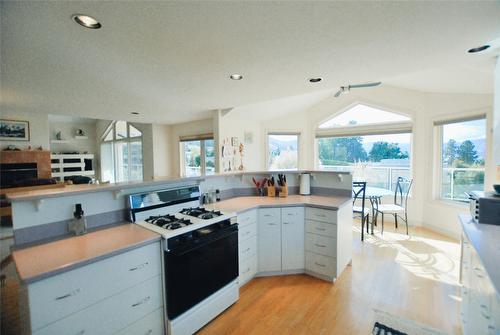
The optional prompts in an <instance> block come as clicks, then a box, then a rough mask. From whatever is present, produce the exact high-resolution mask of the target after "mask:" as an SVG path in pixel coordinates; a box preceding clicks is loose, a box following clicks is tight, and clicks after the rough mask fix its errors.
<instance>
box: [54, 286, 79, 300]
mask: <svg viewBox="0 0 500 335" xmlns="http://www.w3.org/2000/svg"><path fill="white" fill-rule="evenodd" d="M81 290H82V289H81V288H77V289H76V290H74V291H71V292H69V293H68V294H65V295H62V296H60V297H57V298H56V299H55V300H63V299H66V298H69V297H72V296H74V295H77V294H78V293H80V291H81Z"/></svg>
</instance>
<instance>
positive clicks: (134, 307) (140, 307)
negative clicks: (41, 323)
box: [34, 276, 163, 335]
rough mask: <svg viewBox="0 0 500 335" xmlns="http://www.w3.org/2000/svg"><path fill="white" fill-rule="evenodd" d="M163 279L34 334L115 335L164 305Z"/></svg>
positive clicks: (138, 286)
mask: <svg viewBox="0 0 500 335" xmlns="http://www.w3.org/2000/svg"><path fill="white" fill-rule="evenodd" d="M161 285H162V280H161V276H156V277H154V278H151V279H148V280H146V281H145V282H142V283H140V284H138V285H136V286H134V287H131V288H130V289H128V290H125V291H123V292H122V293H119V294H117V295H115V296H112V297H110V298H107V299H104V300H103V301H100V302H98V303H97V304H94V305H92V306H90V307H88V308H86V309H84V310H82V311H80V312H78V313H75V314H72V315H70V316H68V317H66V318H64V319H62V320H59V321H57V322H55V323H52V324H50V325H48V326H47V327H44V328H42V329H39V330H38V331H36V332H34V335H54V334H100V335H106V334H114V333H115V332H117V331H118V330H120V329H122V328H123V327H124V326H126V325H130V324H132V323H134V322H136V321H138V320H140V319H141V318H143V317H145V316H146V315H148V314H150V313H152V312H153V311H155V310H157V309H158V308H160V307H161V306H162V303H163V302H162V301H163V298H162V294H161V292H162V289H161Z"/></svg>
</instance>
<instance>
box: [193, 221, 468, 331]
mask: <svg viewBox="0 0 500 335" xmlns="http://www.w3.org/2000/svg"><path fill="white" fill-rule="evenodd" d="M390 226H391V224H386V230H385V232H384V235H383V236H381V235H380V234H379V232H378V231H376V232H375V236H368V237H365V241H364V242H361V241H360V236H359V235H360V232H359V226H355V227H354V231H353V260H352V265H351V266H349V267H348V268H347V269H346V270H345V271H344V273H343V274H342V275H341V276H340V278H339V279H338V280H337V282H336V283H335V284H331V283H327V282H324V281H321V280H319V279H315V278H312V277H309V276H306V275H290V276H279V277H266V278H255V279H253V280H252V281H250V282H249V283H248V284H247V285H245V286H244V287H243V288H242V289H241V290H240V299H239V301H238V302H237V303H236V304H234V305H233V306H232V307H230V308H229V309H227V310H226V311H225V312H224V313H223V314H221V315H220V316H219V317H217V318H216V319H215V320H213V321H212V322H211V323H209V324H208V325H206V326H205V327H204V328H202V329H201V330H200V331H199V334H371V329H372V327H373V323H374V322H375V319H374V312H373V310H374V309H379V310H382V311H385V312H388V313H391V314H393V315H398V316H402V317H405V318H408V319H412V320H415V321H417V322H420V323H424V324H426V325H429V326H432V327H434V328H437V329H439V330H442V331H444V332H447V333H450V334H460V333H461V330H460V321H459V309H460V291H459V287H458V273H459V260H460V247H459V244H458V241H454V240H452V239H450V238H448V237H445V236H442V235H439V234H437V233H434V232H432V231H430V230H427V229H425V228H413V229H411V230H410V235H411V236H410V237H407V236H406V235H405V234H404V229H403V228H402V227H400V228H399V231H395V230H394V228H392V230H391V227H390ZM365 236H366V235H365Z"/></svg>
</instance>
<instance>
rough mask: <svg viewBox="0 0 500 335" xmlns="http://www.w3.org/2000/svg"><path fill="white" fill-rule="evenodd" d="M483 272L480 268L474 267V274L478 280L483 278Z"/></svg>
mask: <svg viewBox="0 0 500 335" xmlns="http://www.w3.org/2000/svg"><path fill="white" fill-rule="evenodd" d="M482 272H483V270H481V269H480V268H478V267H475V268H474V274H475V275H476V276H477V277H479V278H484V276H483V274H482Z"/></svg>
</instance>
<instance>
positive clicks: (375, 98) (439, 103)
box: [220, 86, 494, 236]
mask: <svg viewBox="0 0 500 335" xmlns="http://www.w3.org/2000/svg"><path fill="white" fill-rule="evenodd" d="M357 102H363V103H366V104H369V105H375V106H379V107H381V108H383V109H385V110H388V111H394V112H398V113H402V114H405V115H407V116H409V117H410V118H411V119H412V121H413V139H412V157H413V159H412V162H411V167H412V174H413V178H414V186H413V187H414V188H413V191H412V198H411V199H410V201H409V208H410V209H409V218H410V222H411V223H412V224H416V225H426V226H429V227H431V228H433V229H435V230H439V231H442V232H444V233H447V234H449V235H453V236H458V234H459V232H460V228H459V225H458V221H457V215H458V213H462V212H467V210H468V207H467V205H457V204H450V203H447V202H445V201H441V200H438V199H436V198H435V194H434V184H435V179H433V178H432V172H433V170H434V168H435V166H436V165H435V162H434V143H435V142H434V141H435V138H434V127H433V120H434V119H438V118H439V119H442V118H454V117H457V116H458V115H460V116H466V115H475V114H478V113H486V114H487V115H488V124H490V125H491V124H492V115H493V114H492V108H493V107H492V96H491V95H488V94H438V93H424V92H419V91H414V90H408V89H401V88H395V87H390V86H382V87H378V88H374V89H365V90H353V91H352V92H351V94H349V95H344V96H342V97H341V98H338V99H336V98H333V96H329V97H327V98H326V99H323V100H322V101H320V102H319V103H317V104H316V105H315V106H313V107H311V108H309V109H307V110H303V111H300V112H295V113H290V114H288V115H280V116H279V117H278V118H275V119H269V120H266V121H265V122H262V123H260V122H259V123H258V124H259V126H254V121H253V120H252V117H251V114H249V113H251V111H249V110H245V112H247V113H242V112H238V109H235V110H233V111H231V112H230V113H229V114H228V116H226V119H224V118H223V119H222V121H221V122H220V126H221V130H220V131H221V133H222V134H223V135H233V134H234V135H233V136H243V135H242V134H243V131H244V129H245V128H248V127H252V129H253V131H254V132H255V133H259V134H260V140H259V141H258V143H256V145H255V146H254V147H252V150H248V151H247V155H246V160H247V161H250V162H252V164H251V165H250V166H249V168H248V169H247V170H248V171H252V170H260V169H265V168H266V166H265V160H264V157H265V150H266V140H265V138H266V134H267V132H272V131H299V132H300V133H301V143H300V153H299V159H300V162H299V166H300V167H301V168H304V169H314V162H315V159H316V158H315V131H314V130H315V129H316V127H317V125H318V124H319V123H321V122H322V121H324V120H326V119H328V118H329V117H331V116H332V115H334V114H335V113H338V112H339V111H342V110H343V109H344V108H346V107H348V106H350V105H352V104H354V103H357ZM259 108H265V106H263V105H262V104H261V105H260V106H259ZM234 111H236V113H233V112H234ZM488 136H489V142H488V143H487V150H488V151H489V152H492V151H493V138H492V137H491V134H490V135H488ZM254 138H255V137H254ZM490 156H491V155H490ZM486 165H487V166H486V177H485V179H486V181H485V183H487V185H488V186H489V185H491V182H492V180H493V178H494V176H493V175H494V165H493V161H492V160H491V159H489V158H488V159H487V161H486ZM385 201H388V202H389V201H391V199H386V200H385Z"/></svg>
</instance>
